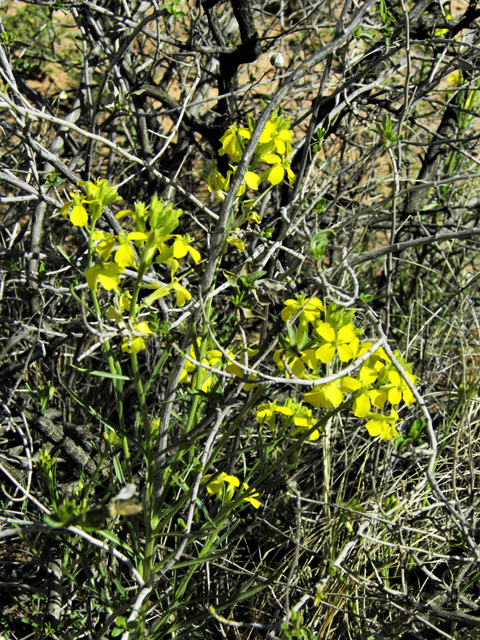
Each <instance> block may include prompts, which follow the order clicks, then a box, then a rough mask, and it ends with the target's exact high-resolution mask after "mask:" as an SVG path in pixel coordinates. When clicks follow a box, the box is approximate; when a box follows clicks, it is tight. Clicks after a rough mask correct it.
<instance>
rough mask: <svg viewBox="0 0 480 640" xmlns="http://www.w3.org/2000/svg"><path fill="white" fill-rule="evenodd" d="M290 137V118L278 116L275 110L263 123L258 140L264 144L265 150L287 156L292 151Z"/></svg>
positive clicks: (291, 135)
mask: <svg viewBox="0 0 480 640" xmlns="http://www.w3.org/2000/svg"><path fill="white" fill-rule="evenodd" d="M292 138H293V134H292V132H291V131H290V120H289V119H288V118H282V117H281V116H278V115H277V111H275V112H274V114H273V115H272V117H271V118H270V120H269V121H268V122H267V124H266V125H265V129H264V130H263V133H262V135H261V136H260V141H259V142H260V144H262V145H265V147H264V148H265V150H266V149H269V150H275V151H276V152H277V153H280V154H281V155H287V156H289V155H290V154H291V153H292ZM262 159H263V155H262Z"/></svg>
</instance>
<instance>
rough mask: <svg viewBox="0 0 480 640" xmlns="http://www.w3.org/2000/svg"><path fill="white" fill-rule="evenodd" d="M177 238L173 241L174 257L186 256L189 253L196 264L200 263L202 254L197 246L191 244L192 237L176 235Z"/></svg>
mask: <svg viewBox="0 0 480 640" xmlns="http://www.w3.org/2000/svg"><path fill="white" fill-rule="evenodd" d="M174 237H175V238H176V240H175V242H174V243H173V257H174V258H184V257H185V256H186V255H187V253H188V254H189V255H190V256H191V258H192V260H193V261H194V262H195V264H198V262H199V261H200V258H201V255H200V253H199V252H198V251H197V250H196V249H195V247H192V246H190V242H191V238H190V236H178V235H177V236H174Z"/></svg>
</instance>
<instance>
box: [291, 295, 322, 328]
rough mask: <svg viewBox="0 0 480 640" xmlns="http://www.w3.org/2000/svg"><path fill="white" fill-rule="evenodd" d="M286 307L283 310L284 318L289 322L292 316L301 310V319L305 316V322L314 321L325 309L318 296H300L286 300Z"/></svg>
mask: <svg viewBox="0 0 480 640" xmlns="http://www.w3.org/2000/svg"><path fill="white" fill-rule="evenodd" d="M283 304H284V305H285V309H283V311H282V320H283V321H284V322H287V320H289V319H290V318H291V317H292V316H296V315H297V313H298V312H299V311H300V310H301V311H300V316H299V317H300V319H301V318H304V319H305V322H314V321H315V320H316V319H317V318H319V317H320V313H321V312H322V311H325V307H324V305H323V303H322V301H321V300H319V299H318V298H309V297H308V296H298V297H297V299H296V300H293V299H290V300H286V301H285V302H284V303H283Z"/></svg>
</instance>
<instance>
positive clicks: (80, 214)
mask: <svg viewBox="0 0 480 640" xmlns="http://www.w3.org/2000/svg"><path fill="white" fill-rule="evenodd" d="M70 222H71V223H72V224H73V226H74V227H85V226H86V225H87V224H88V213H87V212H86V210H85V209H84V207H82V206H80V205H76V206H75V207H73V209H72V213H71V214H70Z"/></svg>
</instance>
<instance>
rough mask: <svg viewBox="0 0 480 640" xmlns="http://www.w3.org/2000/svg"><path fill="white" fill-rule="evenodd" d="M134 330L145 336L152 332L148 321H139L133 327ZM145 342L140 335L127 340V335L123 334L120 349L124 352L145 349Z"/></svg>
mask: <svg viewBox="0 0 480 640" xmlns="http://www.w3.org/2000/svg"><path fill="white" fill-rule="evenodd" d="M133 329H134V331H135V332H138V333H144V334H145V336H150V335H151V334H152V330H151V329H150V326H149V324H148V322H139V323H138V324H136V325H134V327H133ZM145 347H146V344H145V340H144V338H143V337H141V336H135V337H134V338H132V339H131V340H130V341H129V338H128V336H125V338H124V339H123V344H122V351H123V352H124V353H138V352H139V351H143V349H145Z"/></svg>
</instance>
